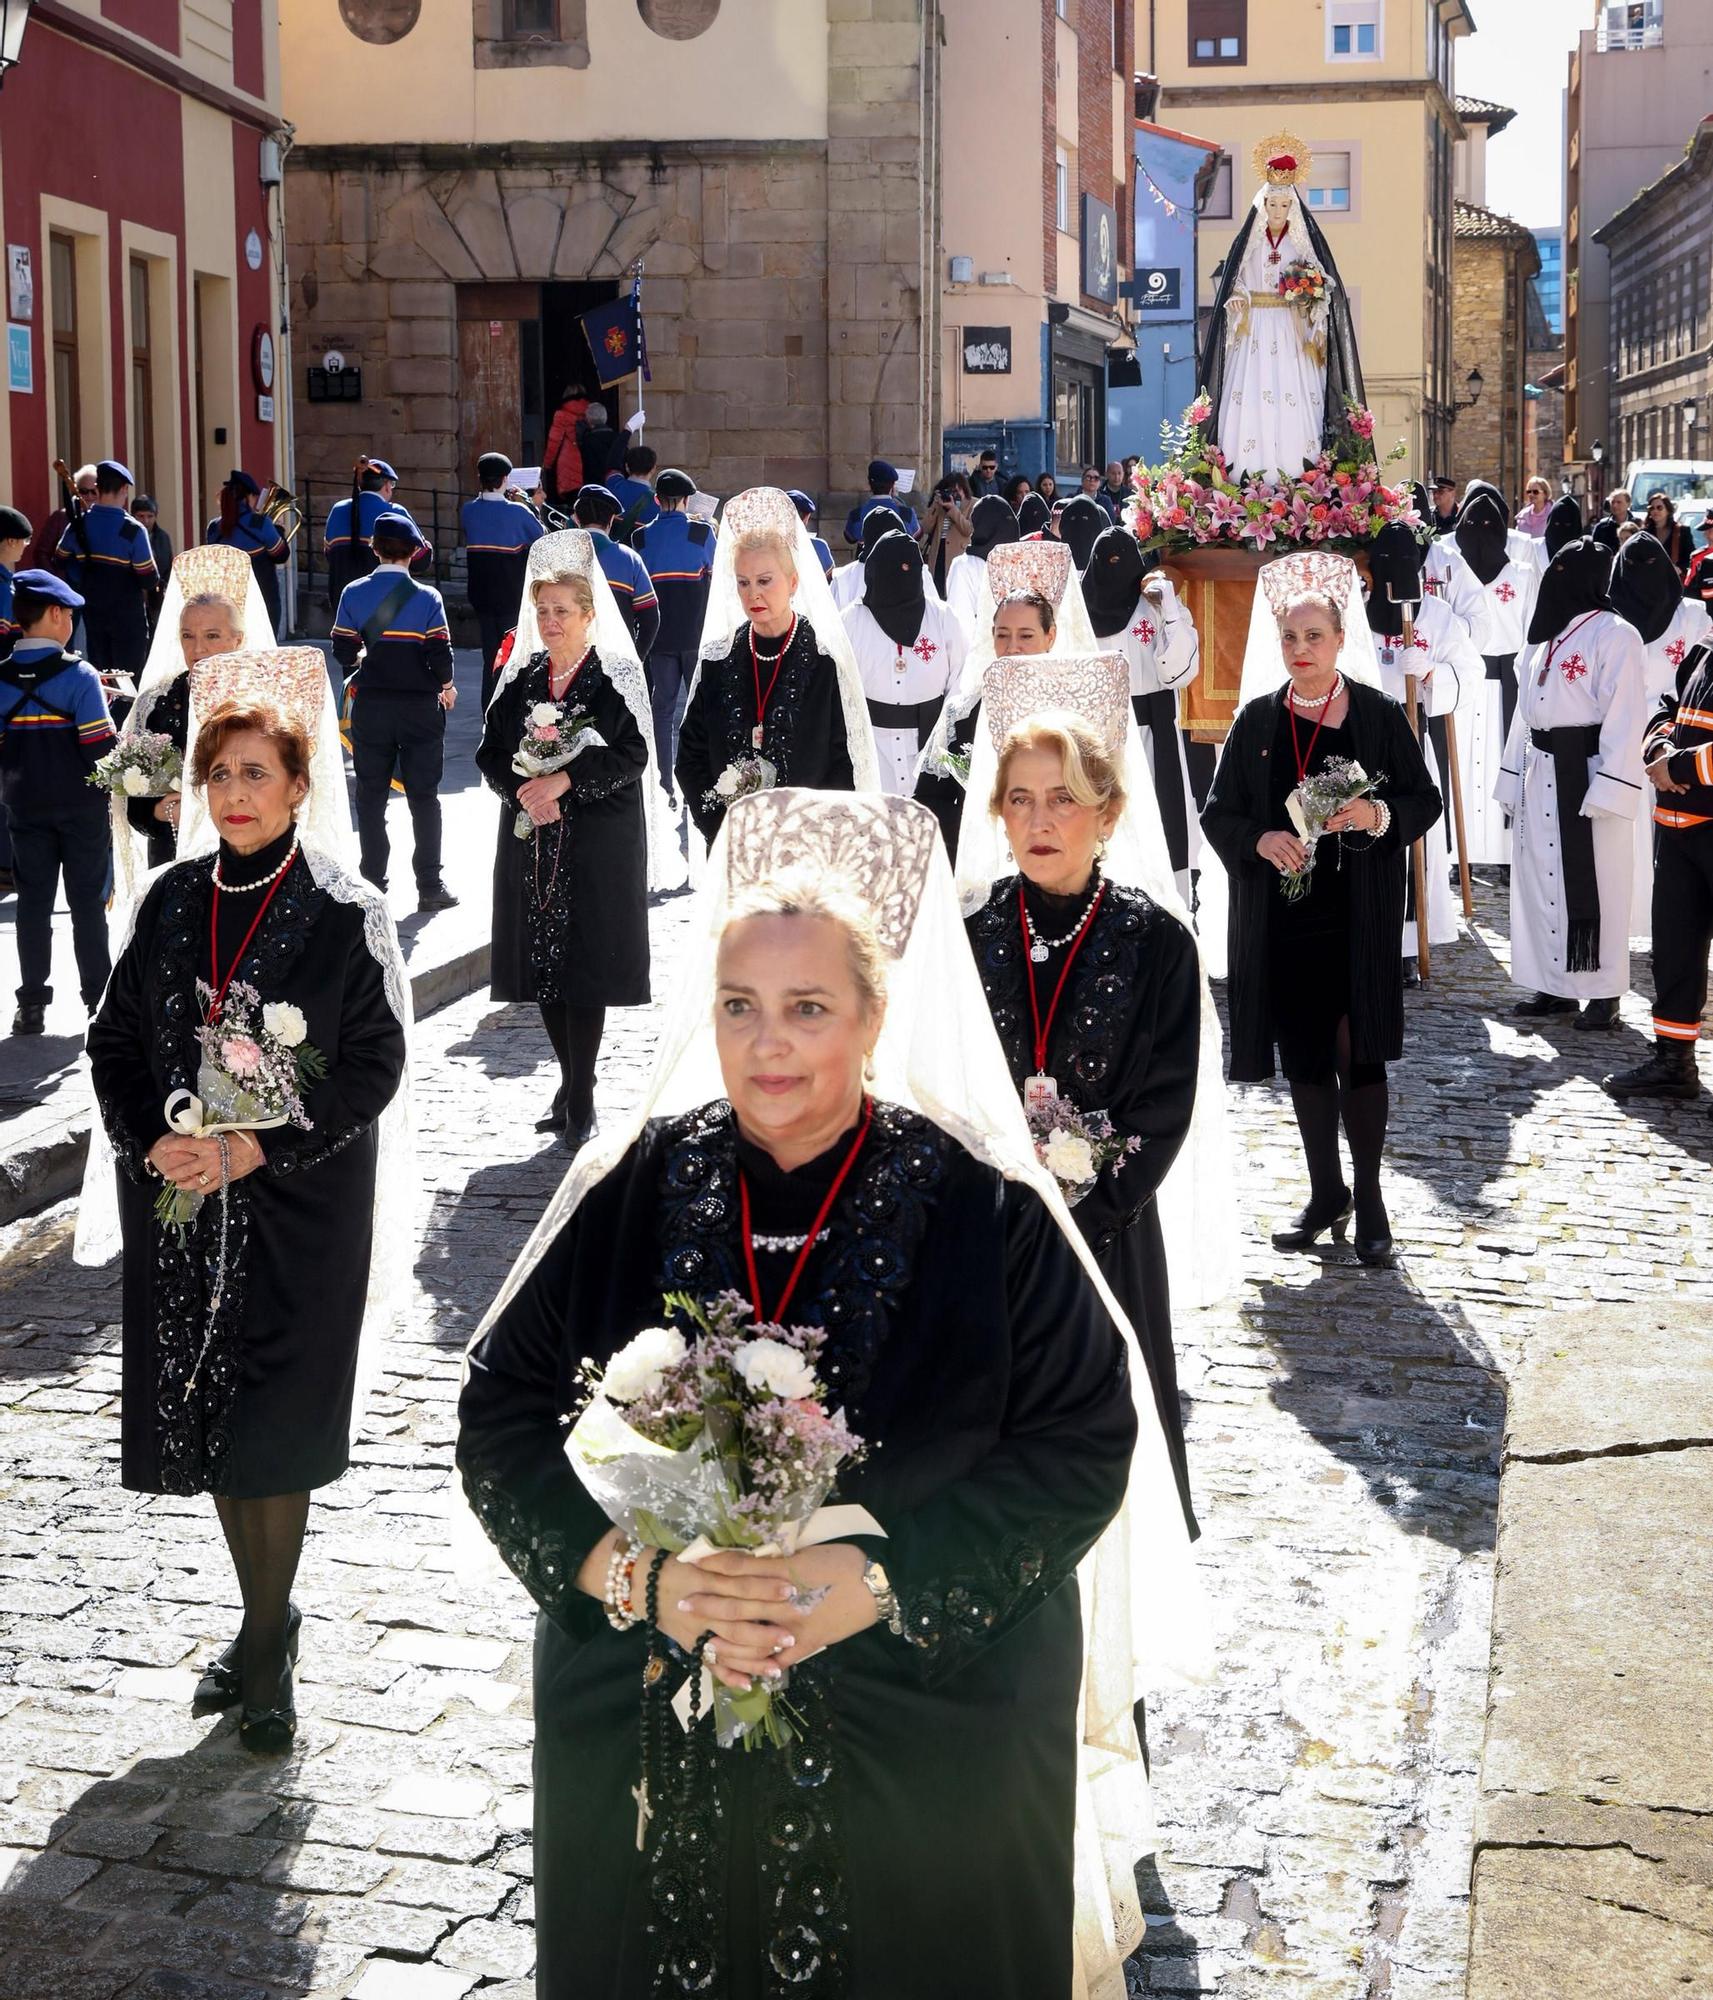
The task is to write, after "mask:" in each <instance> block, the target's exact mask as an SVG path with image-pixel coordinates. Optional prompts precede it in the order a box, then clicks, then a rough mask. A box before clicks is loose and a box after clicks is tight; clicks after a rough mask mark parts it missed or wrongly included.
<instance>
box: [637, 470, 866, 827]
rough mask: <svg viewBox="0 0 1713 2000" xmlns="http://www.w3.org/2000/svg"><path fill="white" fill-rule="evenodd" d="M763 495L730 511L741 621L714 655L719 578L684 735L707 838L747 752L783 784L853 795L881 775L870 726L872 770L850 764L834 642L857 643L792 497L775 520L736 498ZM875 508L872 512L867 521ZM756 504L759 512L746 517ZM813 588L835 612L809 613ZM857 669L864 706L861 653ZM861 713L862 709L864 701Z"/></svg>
mask: <svg viewBox="0 0 1713 2000" xmlns="http://www.w3.org/2000/svg"><path fill="white" fill-rule="evenodd" d="M766 492H767V489H765V488H763V489H759V493H758V494H755V495H752V494H742V495H740V496H739V499H738V500H734V501H733V503H732V505H731V507H729V508H728V509H727V511H726V523H725V531H724V533H723V535H722V537H721V546H720V550H719V564H720V566H723V563H724V562H729V563H730V564H731V576H730V582H731V584H732V585H733V586H735V591H736V603H737V605H738V607H740V622H739V623H738V624H737V629H736V631H735V632H734V634H733V636H732V638H731V640H730V642H729V644H728V645H726V646H725V647H724V649H723V650H721V651H720V652H719V653H718V654H717V655H716V654H714V653H713V652H711V651H710V645H711V644H712V645H714V646H717V645H718V643H719V640H720V638H722V637H723V635H724V631H725V627H726V625H727V623H728V622H729V613H728V612H725V611H723V610H722V599H723V598H724V596H725V595H726V591H725V590H724V589H723V588H722V587H721V584H722V580H721V578H720V577H719V576H716V578H715V582H714V584H713V585H711V586H710V589H709V599H708V623H707V625H706V627H705V628H704V634H703V643H702V664H701V669H700V671H699V672H698V674H697V676H696V685H695V687H694V689H693V690H692V691H691V695H690V701H689V705H688V706H687V707H686V709H685V711H684V724H683V727H682V729H681V730H680V731H679V734H678V763H677V766H676V772H675V775H676V777H677V780H678V791H679V794H680V796H681V797H682V798H683V800H684V803H685V804H686V805H687V806H688V807H689V808H690V817H691V818H692V819H693V820H694V821H695V823H696V830H697V832H698V833H700V834H701V836H702V838H703V840H704V841H705V842H706V843H707V844H708V845H709V846H712V844H713V840H714V836H715V834H717V833H718V832H719V830H720V826H721V823H722V822H723V820H724V819H725V816H726V808H727V805H728V803H729V801H730V799H731V798H732V797H733V796H735V795H736V794H735V792H734V790H733V788H732V787H733V779H732V777H731V775H730V774H731V773H732V772H733V771H734V769H735V768H736V767H737V766H739V765H740V763H741V762H742V760H744V759H753V758H760V759H762V760H763V761H764V762H765V763H766V764H767V765H769V766H770V767H771V769H772V773H773V775H772V777H771V779H770V780H769V781H768V782H769V783H771V784H775V785H794V786H799V787H803V788H806V789H811V790H814V791H824V792H846V791H852V790H854V789H856V787H857V785H858V783H859V781H860V782H861V783H862V785H863V788H864V789H865V790H866V789H871V788H872V787H874V786H876V785H877V784H878V782H879V779H878V775H877V774H876V773H875V770H874V764H873V758H874V743H873V738H872V736H867V730H866V725H865V729H864V734H865V736H867V742H866V745H865V746H864V748H865V750H866V756H867V759H868V765H867V769H866V770H865V771H863V772H862V773H860V774H859V772H858V770H857V767H856V763H855V761H854V750H855V746H853V745H852V743H851V740H850V729H849V726H848V723H847V716H846V709H845V705H844V701H843V698H842V695H841V692H840V684H839V662H838V661H837V660H836V659H835V657H834V655H833V654H832V652H831V651H829V650H828V649H829V648H830V647H832V646H833V645H834V644H839V645H844V646H845V650H846V652H847V654H848V652H849V647H848V643H847V642H846V641H845V637H844V626H843V624H842V622H841V621H840V620H839V618H838V615H837V613H836V612H835V611H833V610H832V597H831V594H830V593H829V592H828V591H827V588H826V584H825V581H824V579H823V578H822V577H821V573H820V569H819V566H818V565H816V566H815V568H814V574H813V576H812V577H811V576H810V574H809V571H808V569H807V568H806V567H805V566H804V565H802V564H801V563H800V562H799V561H798V549H797V542H796V537H797V535H799V534H801V533H802V532H803V528H802V523H801V522H800V521H799V520H798V518H797V510H796V509H795V508H794V507H792V506H791V503H790V501H789V500H785V507H786V508H787V509H789V511H790V519H789V520H788V521H787V520H785V519H784V518H783V516H781V518H780V519H779V520H777V521H775V520H771V519H769V518H767V517H766V511H765V506H764V505H759V504H758V505H757V506H753V507H743V506H740V504H739V502H740V501H744V502H752V501H759V499H760V497H761V496H765V494H766ZM779 497H780V498H781V499H784V496H783V495H780V496H779ZM879 511H880V510H879V509H878V508H877V509H876V510H875V512H874V513H873V514H871V515H870V516H869V520H870V521H871V522H872V521H873V520H874V519H875V518H876V516H877V515H878V514H879ZM752 513H755V514H759V515H760V516H761V518H759V519H757V520H756V521H755V523H754V525H749V524H747V517H748V516H749V515H750V514H752ZM734 515H736V517H737V525H736V526H735V527H734V525H733V516H734ZM867 525H868V524H867V523H865V524H864V528H865V533H864V544H865V548H866V546H867ZM728 543H729V544H730V547H729V548H728V547H727V544H728ZM810 588H814V589H816V590H817V591H818V593H819V595H820V596H821V597H823V598H824V599H825V601H826V606H827V612H828V616H827V617H825V618H822V619H820V620H818V621H817V620H812V619H811V618H809V617H808V616H806V615H804V613H803V611H802V609H801V608H800V606H799V604H798V602H797V599H798V595H799V592H800V591H807V590H809V589H810ZM834 626H837V627H838V630H837V633H836V634H835V633H834V631H833V629H832V628H833V627H834ZM850 672H851V676H852V678H853V681H855V684H856V693H857V699H858V701H859V703H861V701H862V688H861V682H860V679H857V677H856V668H855V661H854V659H853V660H852V661H851V663H850ZM862 713H863V714H864V715H865V716H866V713H867V708H866V704H863V708H862ZM722 786H723V787H724V789H723V790H722Z"/></svg>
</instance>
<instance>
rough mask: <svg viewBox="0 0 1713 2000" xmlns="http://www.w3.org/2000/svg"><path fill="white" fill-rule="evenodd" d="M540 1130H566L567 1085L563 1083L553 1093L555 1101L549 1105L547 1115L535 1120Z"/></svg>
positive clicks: (537, 1128) (536, 1126)
mask: <svg viewBox="0 0 1713 2000" xmlns="http://www.w3.org/2000/svg"><path fill="white" fill-rule="evenodd" d="M535 1129H536V1130H537V1131H538V1132H563V1131H564V1130H565V1086H564V1084H561V1085H560V1086H559V1088H558V1089H557V1090H556V1091H555V1092H554V1093H553V1102H552V1103H551V1104H550V1105H549V1106H548V1107H547V1114H546V1116H545V1117H542V1118H538V1119H537V1120H536V1121H535Z"/></svg>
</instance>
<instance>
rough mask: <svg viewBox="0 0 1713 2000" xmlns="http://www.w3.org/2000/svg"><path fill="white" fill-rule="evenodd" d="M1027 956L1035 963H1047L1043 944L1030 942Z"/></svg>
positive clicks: (1045, 949)
mask: <svg viewBox="0 0 1713 2000" xmlns="http://www.w3.org/2000/svg"><path fill="white" fill-rule="evenodd" d="M1029 956H1030V957H1031V958H1032V959H1033V960H1034V961H1035V963H1036V964H1037V965H1045V964H1046V963H1047V947H1046V946H1045V945H1044V944H1032V945H1031V946H1030V947H1029Z"/></svg>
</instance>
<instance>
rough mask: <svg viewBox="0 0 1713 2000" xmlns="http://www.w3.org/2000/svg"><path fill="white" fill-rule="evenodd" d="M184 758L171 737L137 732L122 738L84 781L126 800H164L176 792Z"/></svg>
mask: <svg viewBox="0 0 1713 2000" xmlns="http://www.w3.org/2000/svg"><path fill="white" fill-rule="evenodd" d="M183 777H184V758H183V756H182V755H181V754H180V752H179V750H178V748H177V747H176V745H175V744H174V743H173V740H172V738H171V737H170V736H166V735H163V734H162V733H161V732H160V731H159V730H158V729H139V730H138V731H137V733H136V734H135V735H134V736H122V737H120V739H119V741H118V742H117V743H116V744H115V745H114V746H113V748H112V749H111V750H109V751H108V753H107V755H106V756H105V757H103V758H101V759H100V760H99V761H98V762H97V764H96V766H95V769H94V770H93V771H91V772H90V774H89V777H88V780H87V782H88V783H89V784H91V785H97V786H99V787H100V788H101V790H102V791H104V792H112V793H114V794H115V795H116V796H118V797H120V798H127V799H164V798H165V797H166V796H167V794H168V793H169V792H176V791H177V790H179V788H180V786H181V784H182V782H183Z"/></svg>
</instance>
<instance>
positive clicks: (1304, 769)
mask: <svg viewBox="0 0 1713 2000" xmlns="http://www.w3.org/2000/svg"><path fill="white" fill-rule="evenodd" d="M1337 699H1338V697H1337V694H1336V692H1335V693H1333V694H1330V695H1328V696H1327V698H1326V700H1325V701H1323V702H1322V703H1321V705H1320V714H1319V715H1317V716H1316V717H1315V725H1314V734H1313V735H1312V736H1311V737H1310V738H1309V747H1308V749H1307V751H1306V752H1305V751H1304V749H1303V746H1302V743H1301V741H1300V740H1299V738H1298V736H1297V691H1296V689H1295V688H1292V689H1290V690H1289V691H1288V692H1287V694H1286V696H1285V707H1286V709H1287V710H1288V711H1289V713H1290V718H1291V755H1292V756H1293V757H1295V758H1296V760H1297V783H1298V784H1299V785H1301V784H1306V783H1307V782H1308V775H1309V759H1310V758H1311V757H1312V756H1313V755H1314V747H1315V745H1316V744H1317V743H1318V742H1319V741H1320V732H1321V726H1322V725H1323V724H1324V723H1325V721H1326V717H1327V711H1328V710H1329V709H1330V708H1331V707H1332V704H1333V703H1334V701H1336V700H1337Z"/></svg>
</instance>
